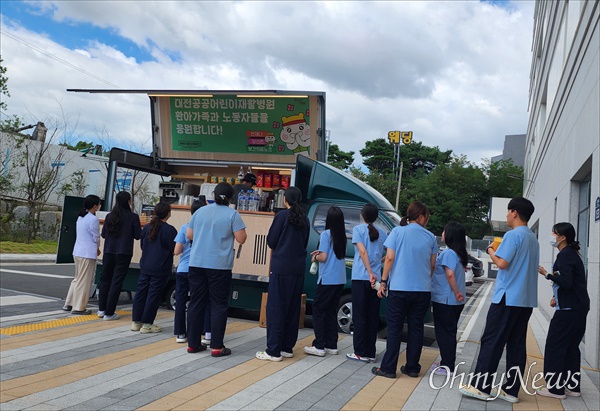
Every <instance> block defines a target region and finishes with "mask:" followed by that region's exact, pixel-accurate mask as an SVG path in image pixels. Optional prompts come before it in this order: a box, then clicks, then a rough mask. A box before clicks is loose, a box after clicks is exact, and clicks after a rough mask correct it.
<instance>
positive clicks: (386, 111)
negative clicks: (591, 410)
mask: <svg viewBox="0 0 600 411" xmlns="http://www.w3.org/2000/svg"><path fill="white" fill-rule="evenodd" d="M34 5H35V6H36V7H39V9H40V12H42V13H51V15H52V18H53V19H54V20H55V21H58V22H63V23H64V24H66V25H68V26H69V27H74V26H76V25H77V24H80V23H90V24H93V25H95V26H97V27H100V28H104V29H107V30H109V31H110V32H111V33H118V34H119V35H121V36H123V37H124V38H127V39H129V40H131V41H133V42H134V43H136V44H138V45H140V46H141V47H144V48H146V49H147V50H148V51H149V53H150V55H152V57H153V58H154V59H156V60H155V61H146V62H139V61H136V58H135V57H133V56H131V55H128V52H127V50H119V49H117V48H116V47H115V46H114V45H112V44H103V43H102V39H101V38H94V39H89V44H88V45H87V46H85V47H83V46H79V47H78V49H76V50H70V49H67V48H65V47H63V46H61V45H60V44H56V43H54V42H52V41H51V40H49V39H48V37H47V35H46V34H44V33H43V30H44V28H43V27H41V28H40V32H39V33H36V32H32V31H28V30H26V29H24V28H22V27H20V26H18V25H16V23H14V22H10V21H7V20H6V18H4V17H3V21H2V30H3V31H5V32H8V33H10V34H11V35H14V36H17V37H18V38H20V39H23V40H26V41H27V42H29V43H32V44H35V45H36V47H39V48H40V49H42V50H44V51H45V52H46V53H48V54H51V55H53V56H56V57H57V58H59V59H61V60H64V61H67V62H68V63H70V64H72V65H75V66H77V67H80V68H81V69H84V70H85V71H87V72H90V73H93V75H95V76H98V77H100V78H102V79H105V80H107V81H109V82H110V83H113V84H116V85H118V86H119V87H121V88H128V89H136V88H139V89H161V88H164V89H229V90H231V89H289V90H315V91H325V92H326V93H327V128H328V129H330V130H331V137H332V140H333V142H334V143H336V144H338V145H339V146H340V147H341V148H342V149H343V150H353V151H355V152H357V153H358V151H359V150H360V149H361V148H363V147H364V143H365V141H367V140H372V139H374V138H380V137H386V136H387V132H388V131H389V130H398V129H400V130H412V131H413V132H414V138H415V139H416V140H418V141H422V142H423V143H424V144H426V145H429V146H439V147H440V148H441V149H444V150H445V149H452V150H453V151H454V152H455V153H456V154H465V155H467V156H468V158H469V159H470V160H472V161H476V162H478V161H479V160H480V159H481V158H483V157H490V156H492V155H496V154H499V153H500V152H501V151H502V146H503V139H504V135H505V134H516V133H524V132H525V131H526V127H527V116H528V114H527V98H528V88H529V68H530V61H531V54H530V45H531V36H532V34H531V30H532V18H533V2H517V3H515V4H514V10H511V11H509V10H508V9H507V8H500V7H497V6H493V5H490V4H488V3H479V2H474V1H466V2H234V3H229V2H77V1H72V2H39V3H34ZM2 57H3V59H4V65H5V66H6V67H7V68H8V70H9V71H8V73H7V74H8V77H9V84H8V86H9V89H10V91H11V94H12V97H11V98H10V100H9V101H8V104H9V108H10V111H11V113H16V114H19V115H21V116H22V115H25V114H27V113H31V115H30V117H36V118H41V117H43V116H45V115H49V114H52V113H55V112H56V111H57V107H58V104H59V103H60V105H61V106H62V109H63V111H64V112H66V113H72V114H73V116H77V117H78V118H79V123H78V129H79V130H81V132H82V134H83V135H84V136H86V138H87V139H92V138H94V134H97V133H98V131H97V130H98V129H105V130H106V132H108V133H109V134H110V135H111V136H112V137H115V138H119V139H123V140H134V141H140V140H142V141H147V140H149V139H150V136H151V134H150V113H149V109H148V107H149V104H148V101H147V98H146V97H145V96H139V95H130V96H127V95H126V96H122V95H101V94H93V95H89V94H74V93H67V92H66V91H65V90H66V89H67V88H111V87H110V86H108V85H107V84H106V83H103V82H101V81H98V80H97V79H94V78H92V77H90V76H88V75H85V74H84V73H81V72H80V71H77V70H76V69H73V68H72V67H69V66H67V65H65V64H62V63H60V62H59V61H57V60H54V59H52V58H50V57H49V56H48V55H47V54H43V53H40V52H39V51H36V50H33V49H32V48H30V47H28V46H25V45H23V44H22V43H20V42H18V41H15V40H14V39H13V38H11V37H9V36H5V35H2ZM94 130H96V131H94Z"/></svg>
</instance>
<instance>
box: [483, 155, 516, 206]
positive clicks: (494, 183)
mask: <svg viewBox="0 0 600 411" xmlns="http://www.w3.org/2000/svg"><path fill="white" fill-rule="evenodd" d="M483 171H484V173H485V174H486V176H487V179H488V183H489V191H490V193H489V194H490V197H505V198H513V197H519V196H522V195H523V178H524V177H523V167H521V166H518V165H516V164H515V163H513V162H512V160H500V161H496V162H493V163H492V162H491V161H489V160H486V161H484V164H483Z"/></svg>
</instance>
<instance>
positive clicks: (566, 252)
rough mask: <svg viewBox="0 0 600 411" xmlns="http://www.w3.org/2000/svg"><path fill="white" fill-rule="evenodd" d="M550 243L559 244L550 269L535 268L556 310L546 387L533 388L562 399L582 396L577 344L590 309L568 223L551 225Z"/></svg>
mask: <svg viewBox="0 0 600 411" xmlns="http://www.w3.org/2000/svg"><path fill="white" fill-rule="evenodd" d="M550 244H551V245H552V246H553V247H556V248H558V250H559V251H558V255H557V256H556V261H555V262H554V266H553V267H552V272H551V273H548V272H546V269H545V268H544V267H542V266H540V267H539V268H538V272H539V273H540V274H541V275H543V276H544V277H545V278H546V279H547V280H550V281H552V289H553V291H554V297H553V298H552V300H551V301H550V305H551V306H552V307H554V308H555V309H556V310H555V311H554V316H553V317H552V320H551V321H550V327H549V328H548V335H547V337H546V346H545V350H544V377H545V380H546V388H541V389H539V390H537V391H536V394H537V395H542V396H544V397H551V398H559V399H565V398H566V397H567V395H568V396H570V397H579V396H581V352H580V351H579V344H580V343H581V340H582V339H583V335H584V334H585V322H586V317H587V314H588V312H589V311H590V296H589V294H588V291H587V279H586V277H585V266H584V265H583V261H582V260H581V256H580V255H579V253H578V251H579V241H575V228H574V227H573V226H572V225H571V224H570V223H558V224H555V225H554V227H553V228H552V234H551V236H550Z"/></svg>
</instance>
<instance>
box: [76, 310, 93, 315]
mask: <svg viewBox="0 0 600 411" xmlns="http://www.w3.org/2000/svg"><path fill="white" fill-rule="evenodd" d="M91 313H92V310H72V311H71V314H74V315H90V314H91Z"/></svg>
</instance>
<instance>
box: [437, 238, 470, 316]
mask: <svg viewBox="0 0 600 411" xmlns="http://www.w3.org/2000/svg"><path fill="white" fill-rule="evenodd" d="M446 267H448V268H449V269H451V270H452V271H454V278H455V279H456V285H457V286H458V290H459V291H460V292H461V294H462V295H463V296H464V297H465V298H467V287H466V285H465V268H464V267H463V265H462V264H461V262H460V258H458V255H457V254H456V252H455V251H454V250H451V249H450V248H447V249H445V250H444V251H442V252H441V253H440V255H438V256H437V259H436V260H435V270H434V271H433V277H432V278H431V301H435V302H436V303H440V304H447V305H462V304H464V303H465V302H464V301H458V300H457V299H456V296H455V295H454V291H452V288H450V284H449V283H448V278H447V277H446Z"/></svg>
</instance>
